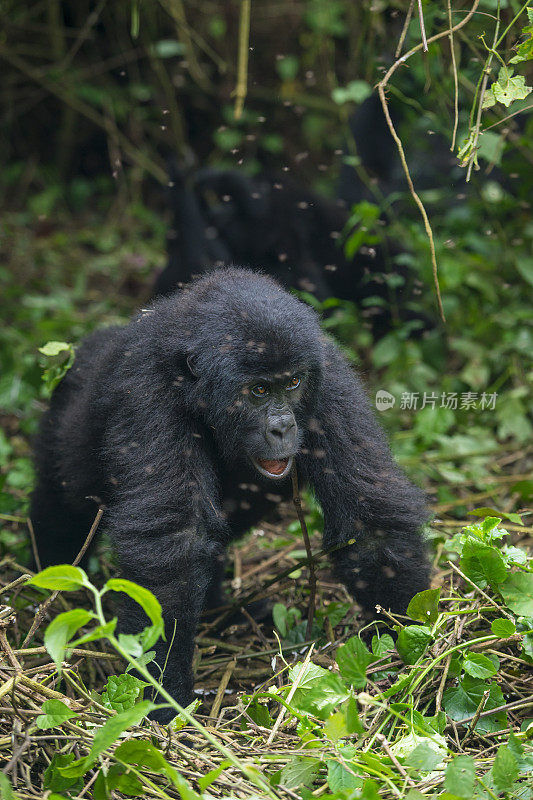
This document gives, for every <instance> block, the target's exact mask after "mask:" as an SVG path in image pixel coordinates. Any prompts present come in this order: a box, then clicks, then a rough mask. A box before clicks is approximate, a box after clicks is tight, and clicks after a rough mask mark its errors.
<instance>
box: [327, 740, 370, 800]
mask: <svg viewBox="0 0 533 800" xmlns="http://www.w3.org/2000/svg"><path fill="white" fill-rule="evenodd" d="M354 753H355V750H354V748H353V747H352V748H348V747H347V748H342V749H341V750H340V754H342V755H343V756H344V758H343V761H340V759H339V760H337V759H333V758H330V759H328V760H327V761H326V766H327V768H328V784H329V788H330V789H331V791H332V792H342V791H343V790H347V791H353V790H354V789H360V788H361V786H362V785H363V780H364V778H363V776H362V775H360V774H359V772H358V769H357V767H356V766H355V765H353V764H350V758H352V757H353V755H354ZM343 762H344V763H343Z"/></svg>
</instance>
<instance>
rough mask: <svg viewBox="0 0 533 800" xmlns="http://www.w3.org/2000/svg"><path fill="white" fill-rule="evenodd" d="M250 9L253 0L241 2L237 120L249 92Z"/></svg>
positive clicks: (236, 93)
mask: <svg viewBox="0 0 533 800" xmlns="http://www.w3.org/2000/svg"><path fill="white" fill-rule="evenodd" d="M250 8H251V0H241V16H240V19H239V61H238V65H237V85H236V87H235V110H234V112H233V115H234V117H235V119H240V118H241V117H242V110H243V108H244V100H245V98H246V94H247V91H248V53H249V48H250Z"/></svg>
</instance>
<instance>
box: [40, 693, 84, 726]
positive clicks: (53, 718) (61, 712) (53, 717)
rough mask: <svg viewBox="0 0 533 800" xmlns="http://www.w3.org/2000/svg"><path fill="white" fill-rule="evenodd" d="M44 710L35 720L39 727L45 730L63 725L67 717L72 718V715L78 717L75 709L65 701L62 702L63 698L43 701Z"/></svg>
mask: <svg viewBox="0 0 533 800" xmlns="http://www.w3.org/2000/svg"><path fill="white" fill-rule="evenodd" d="M42 711H43V712H44V713H42V714H39V716H38V717H37V719H36V720H35V724H36V725H37V727H38V728H41V729H42V730H44V729H45V728H56V727H57V726H58V725H61V724H62V723H63V722H65V721H66V720H67V719H72V717H77V716H78V715H77V714H76V712H75V711H72V709H70V708H69V707H68V706H67V705H65V703H62V702H61V700H56V699H52V700H45V702H44V703H43V707H42Z"/></svg>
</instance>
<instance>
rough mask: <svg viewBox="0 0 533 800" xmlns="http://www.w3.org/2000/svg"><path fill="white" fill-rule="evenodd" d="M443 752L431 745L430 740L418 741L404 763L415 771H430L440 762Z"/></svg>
mask: <svg viewBox="0 0 533 800" xmlns="http://www.w3.org/2000/svg"><path fill="white" fill-rule="evenodd" d="M442 756H443V753H442V751H441V750H438V749H437V748H435V747H434V746H432V745H431V743H430V742H420V744H417V746H416V747H415V749H414V750H412V751H411V752H410V753H409V755H408V756H407V758H406V759H405V763H406V764H407V766H408V767H410V768H411V769H414V770H416V771H417V772H431V771H432V770H434V769H435V767H437V765H438V764H440V763H441V762H442Z"/></svg>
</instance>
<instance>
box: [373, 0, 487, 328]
mask: <svg viewBox="0 0 533 800" xmlns="http://www.w3.org/2000/svg"><path fill="white" fill-rule="evenodd" d="M478 5H479V0H474V2H473V4H472V8H471V9H470V11H469V12H468V14H466V16H465V17H464V18H463V19H462V20H461V22H458V23H457V25H454V26H453V27H452V28H450V30H445V31H441V32H440V33H436V34H435V35H434V36H431V38H429V39H428V40H427V42H426V46H427V45H428V44H432V43H433V42H436V41H438V40H439V39H442V38H443V37H444V36H449V35H450V33H453V32H454V31H457V30H459V29H460V28H462V27H463V26H464V25H466V24H467V23H468V22H469V21H470V20H471V19H472V17H473V15H474V14H475V11H476V8H477V7H478ZM423 47H424V43H423V42H420V43H419V44H417V45H416V46H415V47H412V48H411V50H409V51H408V52H407V53H406V54H405V55H404V56H402V57H401V58H398V59H397V60H396V61H395V62H394V64H392V66H391V67H390V68H389V69H388V70H387V72H386V74H385V76H384V77H383V79H382V80H381V81H380V82H379V83H378V92H379V97H380V100H381V105H382V107H383V113H384V114H385V119H386V120H387V125H388V127H389V130H390V133H391V136H392V138H393V139H394V141H395V143H396V147H397V148H398V153H399V155H400V160H401V163H402V167H403V171H404V174H405V177H406V179H407V184H408V186H409V191H410V193H411V197H412V198H413V200H414V201H415V203H416V205H417V206H418V208H419V210H420V213H421V215H422V219H423V221H424V228H425V230H426V235H427V237H428V240H429V247H430V251H431V265H432V270H433V281H434V284H435V290H436V293H437V303H438V306H439V312H440V315H441V317H442V320H443V321H445V316H444V309H443V307H442V298H441V294H440V287H439V276H438V269H437V256H436V253H435V242H434V239H433V231H432V229H431V225H430V222H429V218H428V215H427V212H426V209H425V207H424V204H423V203H422V200H421V199H420V197H419V196H418V194H417V192H416V191H415V188H414V185H413V181H412V178H411V173H410V172H409V167H408V166H407V160H406V158H405V153H404V149H403V145H402V142H401V139H400V137H399V136H398V134H397V132H396V128H395V127H394V123H393V121H392V119H391V116H390V113H389V107H388V103H387V98H386V95H385V89H386V88H387V84H388V83H389V81H390V79H391V78H392V76H393V75H394V73H395V72H396V70H397V69H398V67H400V66H401V65H402V64H405V62H406V61H408V60H409V59H410V58H411V57H412V56H413V55H414V54H415V53H418V51H419V50H421V49H422V48H423Z"/></svg>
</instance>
